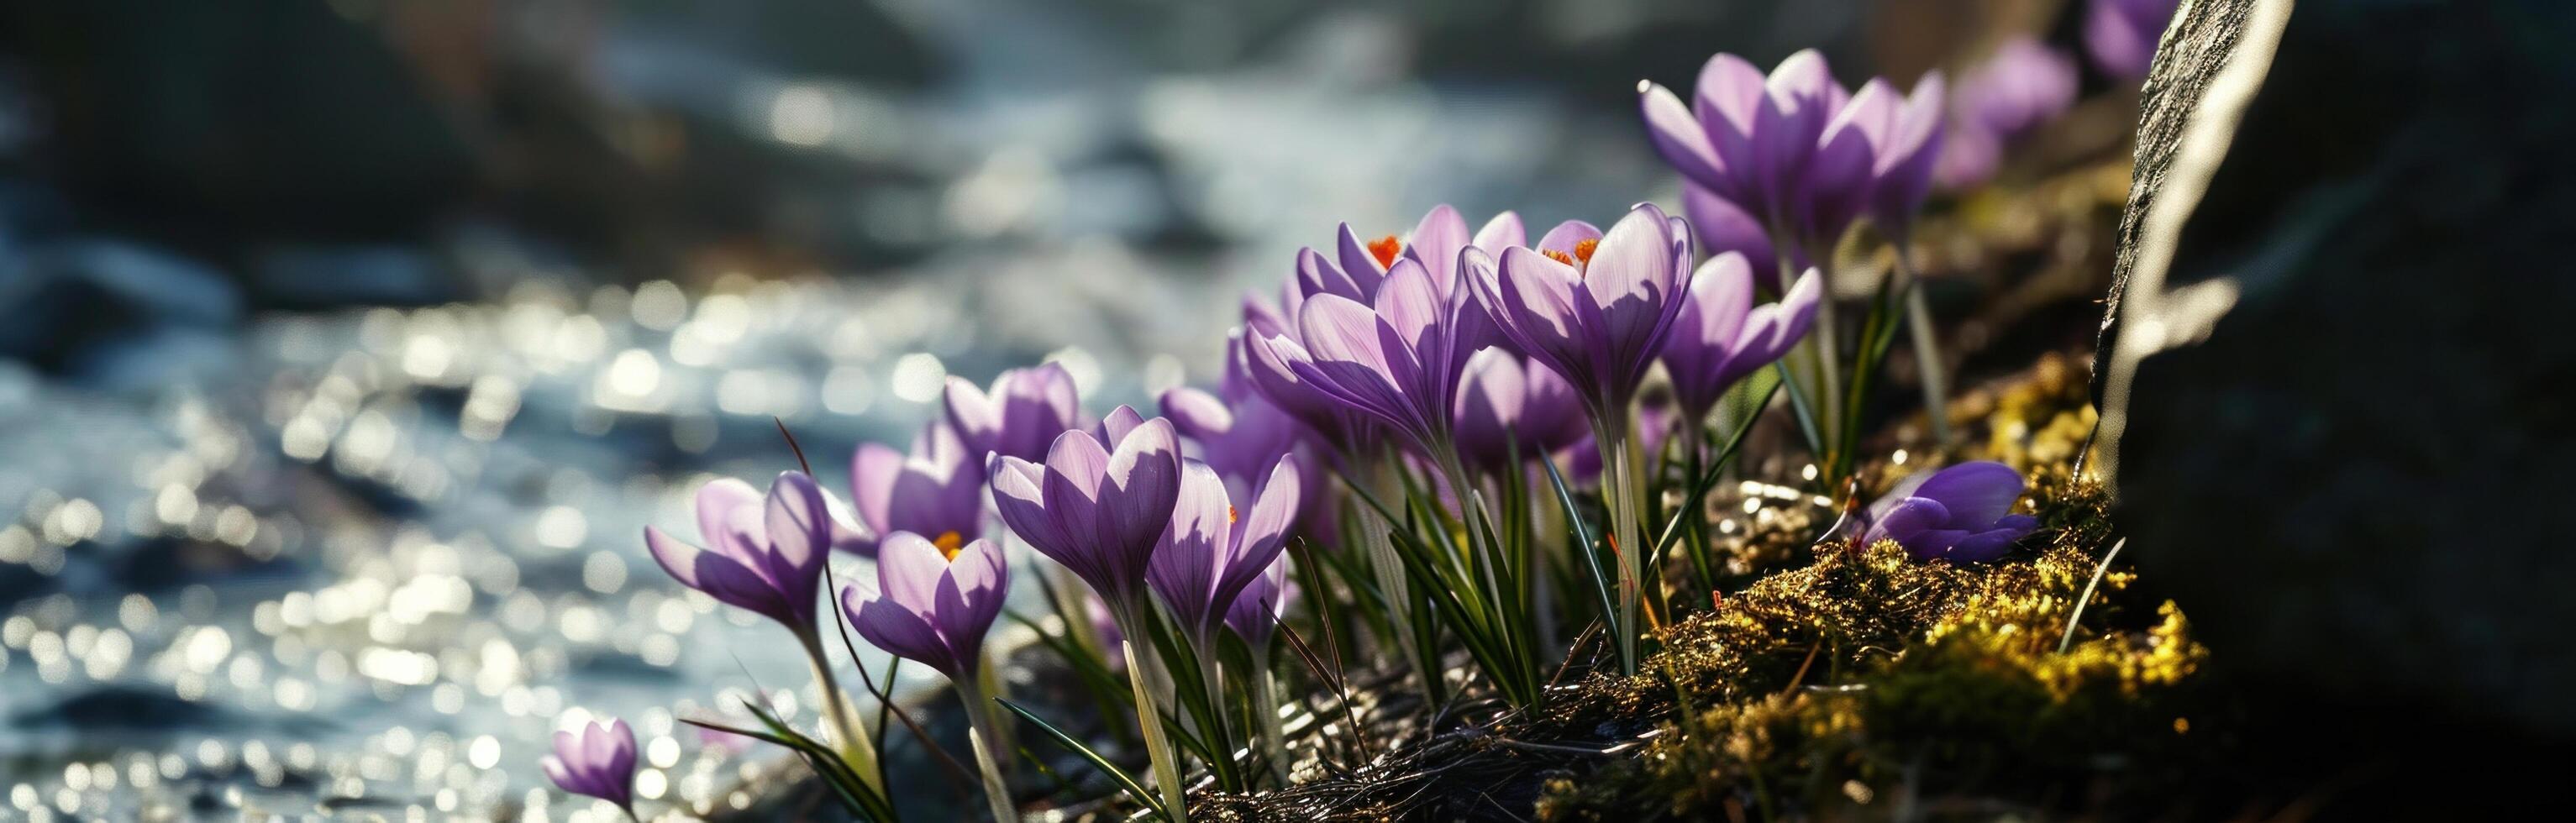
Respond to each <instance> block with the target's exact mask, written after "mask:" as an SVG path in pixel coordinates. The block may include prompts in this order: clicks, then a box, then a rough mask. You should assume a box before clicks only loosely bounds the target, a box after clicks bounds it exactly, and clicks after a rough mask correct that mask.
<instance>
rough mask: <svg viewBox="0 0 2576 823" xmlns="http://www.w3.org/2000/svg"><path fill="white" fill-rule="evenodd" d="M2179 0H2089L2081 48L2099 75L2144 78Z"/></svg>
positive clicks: (2179, 3)
mask: <svg viewBox="0 0 2576 823" xmlns="http://www.w3.org/2000/svg"><path fill="white" fill-rule="evenodd" d="M2181 5H2182V0H2093V2H2092V3H2090V4H2088V8H2086V9H2085V11H2084V50H2085V51H2087V52H2090V53H2091V54H2092V56H2093V65H2094V66H2095V67H2097V68H2100V69H2101V70H2102V73H2103V74H2108V75H2111V76H2112V77H2116V78H2119V79H2121V80H2126V81H2130V82H2136V81H2139V80H2144V79H2146V77H2147V67H2148V66H2149V65H2151V64H2153V63H2154V62H2155V59H2156V41H2158V40H2162V39H2164V36H2165V26H2166V25H2168V24H2170V23H2171V22H2172V21H2173V16H2174V9H2175V8H2176V7H2179V6H2181Z"/></svg>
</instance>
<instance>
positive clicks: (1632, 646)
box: [1592, 402, 1646, 674]
mask: <svg viewBox="0 0 2576 823" xmlns="http://www.w3.org/2000/svg"><path fill="white" fill-rule="evenodd" d="M1627 415H1628V409H1627V404H1626V403H1624V402H1622V403H1618V404H1616V405H1615V406H1614V407H1613V408H1610V409H1607V410H1605V413H1604V414H1598V415H1594V416H1593V426H1592V439H1593V443H1594V445H1595V446H1597V447H1598V448H1599V449H1600V451H1601V503H1602V505H1603V506H1604V507H1606V508H1608V509H1609V511H1610V540H1611V546H1612V549H1613V550H1614V551H1615V552H1616V557H1615V558H1614V559H1616V560H1618V561H1619V615H1618V619H1617V620H1616V621H1614V622H1613V624H1612V626H1611V627H1612V628H1613V629H1616V630H1617V633H1618V638H1617V639H1618V649H1619V670H1620V672H1622V673H1624V674H1636V673H1637V638H1638V634H1639V632H1638V622H1637V609H1638V606H1639V605H1640V604H1641V603H1642V602H1643V600H1644V592H1645V574H1646V552H1645V544H1644V543H1642V542H1640V541H1639V539H1638V535H1637V532H1638V530H1639V526H1638V524H1637V506H1638V504H1639V502H1640V501H1639V500H1638V499H1637V486H1638V483H1639V481H1638V479H1637V477H1636V466H1637V461H1636V457H1635V456H1634V455H1632V454H1631V453H1630V452H1631V451H1633V450H1632V449H1630V448H1629V443H1628V423H1627Z"/></svg>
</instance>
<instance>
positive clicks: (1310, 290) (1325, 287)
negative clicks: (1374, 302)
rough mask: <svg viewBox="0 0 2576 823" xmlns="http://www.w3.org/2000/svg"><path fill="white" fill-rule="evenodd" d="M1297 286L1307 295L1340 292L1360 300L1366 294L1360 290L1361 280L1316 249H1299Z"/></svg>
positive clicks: (1339, 293) (1301, 292)
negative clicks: (1352, 276)
mask: <svg viewBox="0 0 2576 823" xmlns="http://www.w3.org/2000/svg"><path fill="white" fill-rule="evenodd" d="M1296 288H1297V289H1298V293H1299V294H1300V295H1301V296H1305V297H1313V296H1315V295H1319V294H1338V295H1341V296H1343V297H1348V298H1350V299H1353V300H1359V299H1362V298H1364V297H1365V296H1366V293H1365V292H1362V291H1361V290H1360V284H1359V281H1357V280H1353V279H1351V276H1350V275H1349V274H1348V273H1346V272H1344V271H1342V267H1340V266H1336V265H1333V263H1332V261H1329V260H1325V259H1324V255H1323V254H1322V253H1321V252H1317V251H1315V250H1314V249H1298V250H1297V282H1296Z"/></svg>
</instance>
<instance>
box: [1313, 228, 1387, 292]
mask: <svg viewBox="0 0 2576 823" xmlns="http://www.w3.org/2000/svg"><path fill="white" fill-rule="evenodd" d="M1333 250H1334V252H1335V253H1337V254H1338V255H1339V256H1340V258H1341V262H1342V272H1343V273H1344V274H1348V275H1350V278H1351V282H1352V283H1354V284H1355V285H1356V286H1357V287H1358V288H1359V292H1360V293H1359V294H1355V295H1348V296H1349V297H1350V298H1351V299H1353V300H1367V299H1370V298H1373V297H1376V296H1377V284H1378V281H1379V280H1382V279H1385V277H1386V264H1385V263H1381V262H1378V259H1377V255H1375V254H1372V253H1370V252H1369V249H1368V244H1367V243H1365V242H1362V241H1361V240H1360V235H1359V233H1358V232H1355V231H1352V230H1351V224H1349V223H1343V224H1342V225H1341V229H1340V231H1339V234H1337V235H1336V236H1335V242H1334V245H1333ZM1307 296H1308V297H1313V296H1314V295H1312V294H1308V295H1307Z"/></svg>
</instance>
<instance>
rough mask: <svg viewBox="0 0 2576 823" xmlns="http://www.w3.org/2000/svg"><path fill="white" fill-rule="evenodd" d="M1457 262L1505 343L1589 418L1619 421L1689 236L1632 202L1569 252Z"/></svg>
mask: <svg viewBox="0 0 2576 823" xmlns="http://www.w3.org/2000/svg"><path fill="white" fill-rule="evenodd" d="M1541 245H1542V246H1545V245H1547V244H1546V243H1542V244H1541ZM1463 259H1464V262H1465V263H1466V268H1467V270H1468V273H1469V278H1468V279H1469V281H1470V282H1472V283H1474V284H1475V287H1476V295H1477V298H1478V301H1477V302H1479V303H1481V304H1482V305H1483V307H1484V309H1485V310H1486V311H1487V312H1489V313H1491V314H1492V316H1493V320H1494V323H1495V324H1496V325H1497V326H1499V327H1500V328H1501V330H1502V332H1503V334H1504V335H1505V336H1506V337H1509V338H1511V339H1512V340H1513V341H1515V342H1517V343H1518V344H1519V348H1520V349H1521V350H1522V351H1525V352H1528V353H1529V355H1530V359H1531V360H1533V361H1535V362H1537V363H1540V364H1543V365H1545V366H1546V367H1548V368H1551V369H1554V370H1555V371H1556V373H1557V375H1558V376H1560V377H1564V378H1565V379H1566V382H1568V383H1570V384H1572V385H1573V386H1574V388H1575V391H1576V394H1577V396H1578V397H1580V398H1581V399H1582V400H1583V402H1584V405H1585V407H1586V409H1587V411H1588V412H1590V413H1591V415H1592V416H1593V417H1594V418H1596V419H1599V418H1602V417H1603V416H1604V415H1609V414H1618V415H1621V416H1622V417H1624V416H1625V414H1626V409H1627V403H1628V401H1629V400H1630V399H1631V398H1633V397H1634V396H1635V395H1636V391H1637V384H1638V383H1639V382H1641V381H1643V380H1644V379H1645V376H1646V370H1647V369H1648V368H1649V367H1651V366H1652V365H1653V364H1654V359H1655V355H1656V354H1657V353H1658V352H1660V351H1661V350H1662V349H1663V344H1664V338H1665V337H1666V336H1667V334H1668V333H1669V332H1670V331H1671V330H1672V325H1673V316H1674V315H1675V314H1677V313H1678V312H1679V311H1680V310H1681V306H1682V302H1683V301H1682V294H1683V292H1684V291H1686V290H1687V289H1689V287H1690V262H1691V240H1690V228H1689V227H1688V226H1686V225H1681V221H1678V220H1674V219H1671V218H1668V217H1665V216H1664V212H1663V210H1661V209H1657V208H1655V207H1654V205H1652V204H1640V205H1638V206H1637V207H1636V208H1635V209H1633V210H1631V211H1629V212H1628V216H1626V217H1623V218H1620V219H1619V222H1618V223H1617V224H1616V225H1613V226H1611V227H1610V231H1609V232H1608V233H1606V234H1603V235H1602V236H1601V238H1600V239H1599V240H1595V241H1588V242H1585V243H1582V244H1580V245H1578V246H1577V247H1576V251H1575V253H1573V254H1563V253H1558V252H1554V250H1553V249H1549V250H1547V251H1545V252H1540V251H1531V250H1529V249H1524V248H1520V247H1518V246H1514V247H1510V248H1506V249H1504V250H1503V256H1502V260H1501V261H1500V265H1496V261H1495V260H1494V259H1493V258H1491V257H1488V256H1486V255H1485V254H1484V253H1483V252H1482V251H1480V250H1474V249H1470V250H1469V251H1467V252H1466V254H1465V255H1464V258H1463Z"/></svg>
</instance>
